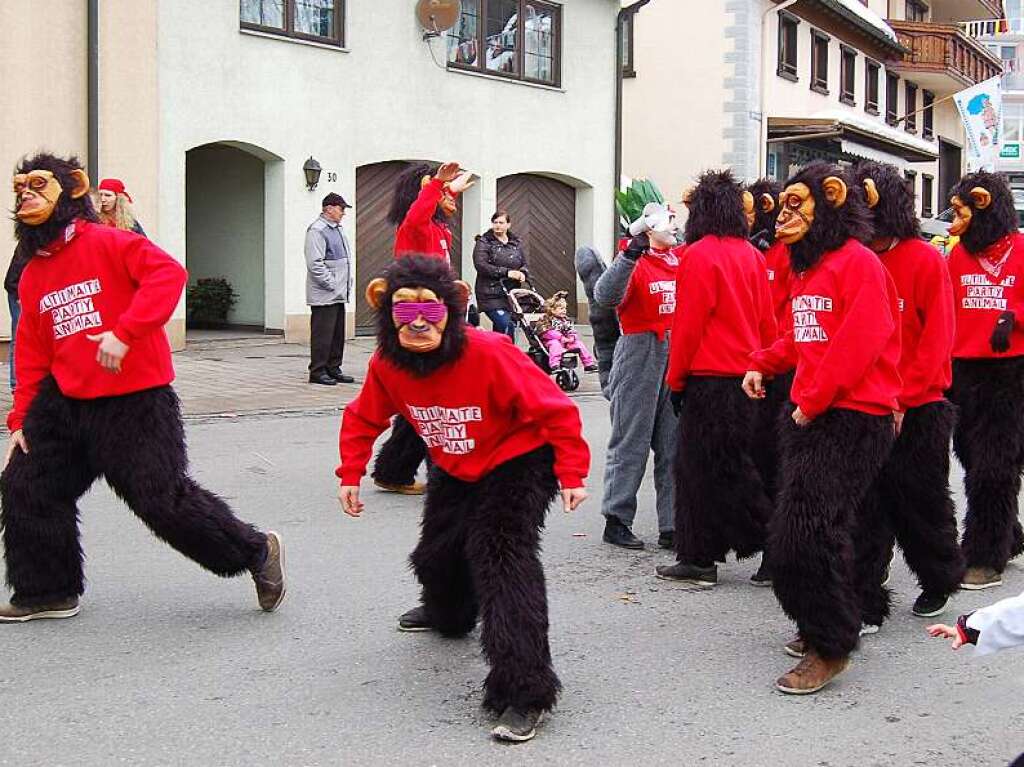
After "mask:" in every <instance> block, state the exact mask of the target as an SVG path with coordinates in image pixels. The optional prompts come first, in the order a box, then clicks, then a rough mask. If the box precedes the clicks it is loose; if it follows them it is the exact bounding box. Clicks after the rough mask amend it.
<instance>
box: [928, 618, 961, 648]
mask: <svg viewBox="0 0 1024 767" xmlns="http://www.w3.org/2000/svg"><path fill="white" fill-rule="evenodd" d="M925 631H927V632H928V633H929V634H930V635H931V636H933V637H935V638H937V639H952V640H953V642H952V643H951V644H950V647H952V648H953V649H954V650H959V649H960V648H961V647H963V645H964V642H963V640H962V639H961V638H960V632H959V631H957V630H956V627H955V626H947V625H946V624H944V623H936V624H935V625H933V626H928V627H927V628H926V629H925Z"/></svg>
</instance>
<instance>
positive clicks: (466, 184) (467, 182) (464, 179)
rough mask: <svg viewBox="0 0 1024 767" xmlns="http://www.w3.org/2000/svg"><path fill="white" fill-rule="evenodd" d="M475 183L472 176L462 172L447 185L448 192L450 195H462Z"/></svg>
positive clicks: (467, 172)
mask: <svg viewBox="0 0 1024 767" xmlns="http://www.w3.org/2000/svg"><path fill="white" fill-rule="evenodd" d="M475 183H476V181H474V180H473V174H472V173H470V172H469V171H468V170H467V171H463V172H462V173H460V174H459V175H458V176H457V177H456V179H455V180H454V181H452V182H451V183H450V184H449V185H448V191H450V192H451V193H452V194H462V193H463V192H465V191H466V190H467V189H469V188H470V187H471V186H473V184H475Z"/></svg>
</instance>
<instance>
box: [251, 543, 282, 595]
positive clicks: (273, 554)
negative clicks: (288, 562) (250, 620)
mask: <svg viewBox="0 0 1024 767" xmlns="http://www.w3.org/2000/svg"><path fill="white" fill-rule="evenodd" d="M252 579H253V581H255V582H256V597H257V599H259V602H260V607H261V608H262V609H263V610H264V612H268V613H272V612H274V610H276V609H277V608H278V607H280V606H281V603H282V602H283V601H284V595H285V594H287V593H288V589H287V588H286V587H285V583H284V543H283V542H282V541H281V536H280V534H278V533H275V532H274V531H273V530H271V531H270V532H268V533H267V561H266V562H264V563H263V567H262V569H260V571H259V572H258V573H255V572H254V573H253V574H252Z"/></svg>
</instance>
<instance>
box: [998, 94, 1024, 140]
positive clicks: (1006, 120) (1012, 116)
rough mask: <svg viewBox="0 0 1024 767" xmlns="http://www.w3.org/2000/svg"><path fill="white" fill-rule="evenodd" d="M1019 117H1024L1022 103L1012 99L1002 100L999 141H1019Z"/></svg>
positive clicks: (1023, 105)
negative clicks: (1001, 126) (1001, 125)
mask: <svg viewBox="0 0 1024 767" xmlns="http://www.w3.org/2000/svg"><path fill="white" fill-rule="evenodd" d="M1021 118H1024V104H1021V103H1015V102H1012V101H1007V102H1003V115H1002V119H1003V129H1002V131H1001V134H1000V137H999V138H1000V141H1002V142H1003V143H1004V144H1005V143H1007V142H1014V143H1016V142H1019V141H1020V140H1021V135H1022V133H1021Z"/></svg>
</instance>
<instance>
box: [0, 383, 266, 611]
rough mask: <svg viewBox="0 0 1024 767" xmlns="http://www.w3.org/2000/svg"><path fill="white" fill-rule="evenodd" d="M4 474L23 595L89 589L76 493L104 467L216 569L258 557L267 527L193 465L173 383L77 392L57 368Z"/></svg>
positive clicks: (178, 545)
mask: <svg viewBox="0 0 1024 767" xmlns="http://www.w3.org/2000/svg"><path fill="white" fill-rule="evenodd" d="M24 434H25V440H26V441H27V442H28V448H29V452H28V454H25V453H22V452H21V451H20V450H16V451H15V453H14V455H13V456H12V458H11V462H10V463H9V464H8V465H7V468H6V469H5V470H4V472H3V475H2V477H0V496H2V503H3V512H2V517H0V521H2V524H3V535H4V554H5V557H6V560H7V583H8V585H10V587H11V589H12V590H13V592H14V594H13V596H12V599H11V601H12V602H13V603H15V604H22V605H37V604H45V603H49V602H55V601H59V600H63V599H67V598H70V597H76V596H79V595H81V594H82V592H83V591H84V582H83V574H82V550H81V547H80V545H79V535H78V508H77V506H76V501H77V500H78V498H79V497H80V496H81V495H82V494H83V493H85V491H86V490H88V489H89V487H90V486H91V485H92V483H93V482H94V481H95V480H96V479H97V478H99V477H100V476H103V477H106V480H107V482H108V483H109V484H110V487H111V488H112V489H113V490H114V492H115V493H117V495H118V496H120V497H121V498H122V499H123V500H124V501H125V503H127V504H128V506H129V507H130V508H131V510H132V511H133V512H135V514H136V515H137V516H138V517H139V518H140V519H141V520H142V521H143V522H144V523H145V524H146V525H147V526H148V527H149V529H150V530H152V531H153V533H154V534H155V535H156V536H157V537H158V538H160V539H161V540H163V541H165V542H167V543H169V544H170V545H171V546H173V547H174V548H175V549H177V550H178V551H180V552H181V553H182V554H184V555H185V556H187V557H189V558H190V559H192V560H194V561H195V562H197V563H199V564H200V565H202V566H203V567H205V568H206V569H207V570H210V571H212V572H214V573H216V574H217V575H221V576H231V575H238V574H240V573H243V572H245V571H246V570H248V569H250V568H253V567H259V566H261V565H262V563H263V560H264V558H265V557H266V536H265V535H264V534H263V533H261V532H259V531H258V530H256V529H255V528H253V527H252V526H251V525H248V524H246V523H244V522H242V521H240V520H239V519H237V518H236V517H235V516H234V515H233V514H232V513H231V509H229V508H228V506H227V504H226V503H224V501H223V500H221V499H220V498H218V497H217V496H216V495H214V494H213V493H211V492H209V491H207V490H204V489H203V488H201V487H200V486H199V485H197V484H196V483H195V481H193V480H192V478H191V477H189V475H188V469H187V463H188V459H187V457H186V452H185V434H184V429H183V427H182V422H181V414H180V411H179V406H178V398H177V396H176V395H175V393H174V391H173V390H172V389H171V388H170V387H169V386H163V387H160V388H157V389H148V390H146V391H141V392H136V393H134V394H125V395H122V396H119V397H105V398H101V399H95V400H74V399H70V398H68V397H65V396H64V395H63V394H61V392H60V390H59V389H58V388H57V384H56V382H55V381H54V380H53V379H52V378H48V379H46V380H45V381H44V382H43V384H42V386H41V387H40V389H39V393H38V395H37V396H36V398H35V399H34V400H33V402H32V405H31V407H30V408H29V411H28V414H27V415H26V417H25V425H24Z"/></svg>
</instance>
